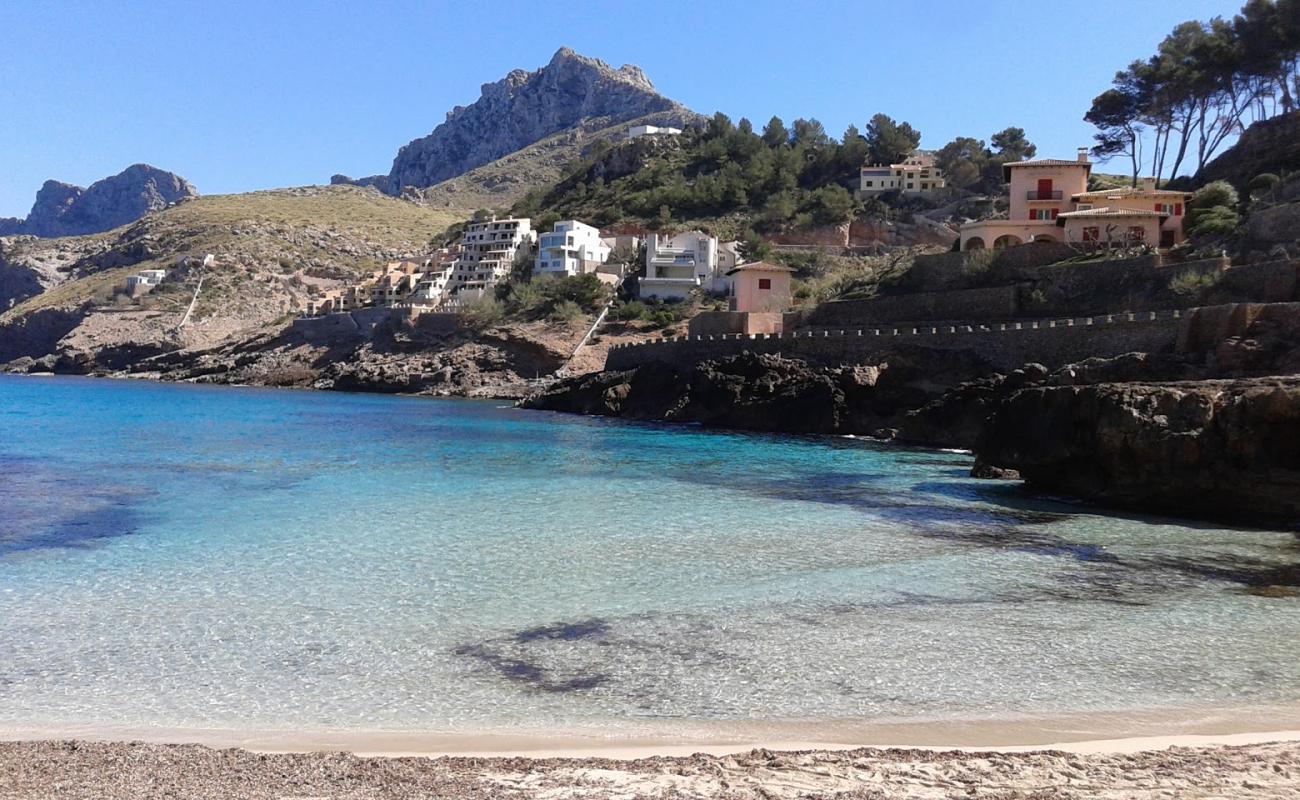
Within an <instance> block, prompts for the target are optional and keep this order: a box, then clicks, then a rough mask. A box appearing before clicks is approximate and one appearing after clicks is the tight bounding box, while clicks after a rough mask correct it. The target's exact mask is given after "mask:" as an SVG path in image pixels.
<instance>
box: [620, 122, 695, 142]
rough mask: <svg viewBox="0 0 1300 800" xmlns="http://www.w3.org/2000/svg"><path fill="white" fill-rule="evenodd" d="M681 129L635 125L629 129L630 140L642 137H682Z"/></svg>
mask: <svg viewBox="0 0 1300 800" xmlns="http://www.w3.org/2000/svg"><path fill="white" fill-rule="evenodd" d="M681 132H682V129H681V128H661V127H659V126H657V125H633V126H632V127H631V128H628V129H627V138H628V139H640V138H641V137H642V136H680V135H681Z"/></svg>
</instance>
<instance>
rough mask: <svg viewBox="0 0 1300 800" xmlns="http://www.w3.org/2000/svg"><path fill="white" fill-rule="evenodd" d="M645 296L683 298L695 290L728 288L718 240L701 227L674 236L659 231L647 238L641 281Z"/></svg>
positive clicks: (713, 290)
mask: <svg viewBox="0 0 1300 800" xmlns="http://www.w3.org/2000/svg"><path fill="white" fill-rule="evenodd" d="M639 286H640V288H639V293H640V295H641V296H642V297H658V298H660V299H662V300H681V299H684V298H685V297H687V296H688V295H690V293H691V291H692V290H694V289H697V288H702V289H704V290H706V291H710V292H718V291H725V289H726V279H725V278H724V277H723V276H722V273H721V272H720V271H719V270H718V240H717V239H715V238H713V237H712V236H709V235H707V234H704V233H700V232H699V231H687V232H686V233H679V234H677V235H676V236H673V237H661V236H660V235H659V234H657V233H652V234H650V236H649V237H647V238H646V250H645V277H643V278H641V280H640V282H639Z"/></svg>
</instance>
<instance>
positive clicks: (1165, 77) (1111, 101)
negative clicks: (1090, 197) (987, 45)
mask: <svg viewBox="0 0 1300 800" xmlns="http://www.w3.org/2000/svg"><path fill="white" fill-rule="evenodd" d="M1297 97H1300V0H1248V2H1247V3H1246V4H1245V5H1244V6H1243V7H1242V9H1241V11H1240V13H1238V14H1237V15H1236V16H1234V17H1233V18H1232V19H1231V20H1227V19H1223V18H1222V17H1215V18H1214V19H1212V20H1210V21H1209V22H1199V21H1191V22H1184V23H1182V24H1180V25H1178V26H1177V27H1175V28H1174V30H1173V32H1171V33H1170V34H1169V35H1168V36H1166V37H1165V39H1164V40H1163V41H1162V42H1161V43H1160V45H1159V47H1157V48H1156V52H1155V54H1154V55H1152V56H1150V57H1149V58H1147V59H1145V60H1137V61H1134V62H1133V63H1131V64H1129V65H1128V67H1126V68H1124V69H1122V70H1120V71H1119V72H1117V73H1116V75H1115V79H1114V81H1113V82H1112V85H1111V88H1110V89H1107V90H1106V91H1104V92H1102V93H1101V94H1100V95H1098V96H1097V97H1096V98H1095V99H1094V100H1093V101H1092V106H1091V107H1090V108H1089V110H1088V113H1087V114H1085V115H1084V119H1085V120H1086V121H1087V122H1090V123H1092V124H1093V125H1095V126H1096V127H1097V134H1096V136H1095V139H1096V145H1095V146H1094V147H1093V148H1092V152H1093V155H1094V156H1096V157H1097V158H1100V159H1102V160H1108V159H1111V158H1116V157H1127V159H1128V161H1129V167H1130V172H1131V173H1132V178H1133V181H1134V185H1136V183H1137V178H1138V174H1139V173H1140V172H1141V171H1142V168H1143V167H1144V166H1149V174H1151V175H1153V176H1155V177H1156V179H1157V180H1160V179H1165V178H1174V177H1177V176H1179V175H1181V174H1183V173H1182V172H1181V170H1183V169H1185V168H1186V169H1188V170H1191V171H1192V172H1193V173H1195V172H1199V171H1200V170H1201V169H1203V168H1204V167H1205V165H1206V164H1207V163H1209V161H1210V160H1211V159H1212V158H1213V157H1214V155H1215V154H1216V153H1217V152H1218V151H1219V149H1220V148H1221V147H1222V146H1223V145H1224V144H1225V142H1227V141H1229V140H1230V139H1231V138H1232V137H1233V136H1234V135H1236V134H1238V133H1240V132H1241V131H1242V130H1243V129H1244V127H1245V126H1246V125H1248V124H1250V123H1252V122H1256V121H1259V120H1262V119H1268V118H1270V117H1273V116H1276V115H1278V114H1286V113H1290V112H1292V111H1295V110H1296V108H1297Z"/></svg>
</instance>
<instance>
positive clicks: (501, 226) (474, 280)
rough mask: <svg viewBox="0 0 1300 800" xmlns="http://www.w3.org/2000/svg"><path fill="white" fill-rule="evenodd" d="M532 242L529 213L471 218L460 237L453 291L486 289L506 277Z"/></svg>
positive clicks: (452, 283)
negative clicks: (517, 257)
mask: <svg viewBox="0 0 1300 800" xmlns="http://www.w3.org/2000/svg"><path fill="white" fill-rule="evenodd" d="M532 246H533V230H532V220H530V219H528V218H527V217H520V218H517V219H516V218H512V219H497V218H495V217H493V218H492V219H490V220H483V221H481V222H471V223H469V224H468V225H466V226H465V233H464V234H463V235H462V236H461V238H460V256H459V258H457V259H456V265H455V267H454V268H453V269H452V273H451V280H450V283H449V287H450V291H451V293H453V294H457V293H460V292H462V291H466V290H484V289H487V288H489V287H491V286H495V285H496V284H497V283H499V282H501V281H503V280H505V279H506V278H507V277H508V276H509V275H510V268H511V267H512V266H514V263H515V256H517V255H518V254H519V251H520V250H521V249H522V250H524V251H525V252H529V251H531V249H532Z"/></svg>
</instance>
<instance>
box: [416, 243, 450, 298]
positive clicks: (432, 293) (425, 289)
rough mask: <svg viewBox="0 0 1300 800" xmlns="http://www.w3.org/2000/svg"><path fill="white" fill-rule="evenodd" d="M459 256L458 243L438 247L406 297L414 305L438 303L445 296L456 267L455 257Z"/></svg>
mask: <svg viewBox="0 0 1300 800" xmlns="http://www.w3.org/2000/svg"><path fill="white" fill-rule="evenodd" d="M459 256H460V245H459V244H453V245H451V246H450V247H440V248H438V250H437V251H436V252H435V253H434V254H433V257H432V258H430V259H429V260H428V261H426V262H425V267H424V275H423V276H422V277H421V278H420V281H419V283H417V284H416V285H415V291H413V292H411V294H410V296H409V297H408V298H407V299H408V300H409V301H410V302H411V303H413V304H415V305H421V306H437V305H440V304H441V303H442V301H443V300H445V299H446V298H447V292H448V287H449V286H450V285H451V275H452V272H453V271H454V270H455V269H456V259H457V257H459Z"/></svg>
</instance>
